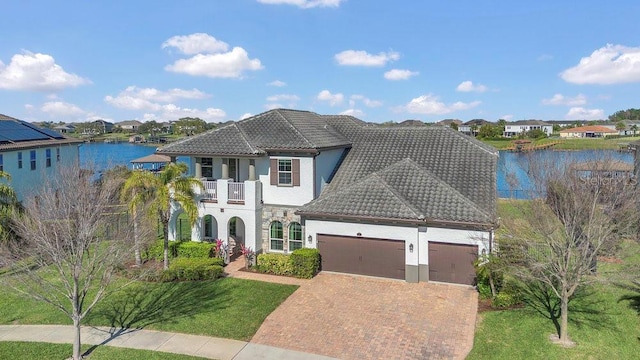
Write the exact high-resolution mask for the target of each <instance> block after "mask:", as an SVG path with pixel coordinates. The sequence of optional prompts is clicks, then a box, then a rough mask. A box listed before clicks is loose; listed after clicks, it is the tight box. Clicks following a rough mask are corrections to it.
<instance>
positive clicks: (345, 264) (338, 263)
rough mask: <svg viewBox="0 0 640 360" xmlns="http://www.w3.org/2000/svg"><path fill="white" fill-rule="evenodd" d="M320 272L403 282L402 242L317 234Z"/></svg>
mask: <svg viewBox="0 0 640 360" xmlns="http://www.w3.org/2000/svg"><path fill="white" fill-rule="evenodd" d="M318 249H319V250H320V256H321V257H322V270H326V271H336V272H343V273H349V274H360V275H369V276H378V277H386V278H393V279H403V280H404V264H405V260H404V257H405V256H404V241H401V240H387V239H372V238H362V237H349V236H336V235H321V234H318Z"/></svg>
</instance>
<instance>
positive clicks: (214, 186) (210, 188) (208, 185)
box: [202, 180, 218, 200]
mask: <svg viewBox="0 0 640 360" xmlns="http://www.w3.org/2000/svg"><path fill="white" fill-rule="evenodd" d="M202 185H204V198H205V199H207V200H218V183H217V182H216V181H206V180H203V181H202Z"/></svg>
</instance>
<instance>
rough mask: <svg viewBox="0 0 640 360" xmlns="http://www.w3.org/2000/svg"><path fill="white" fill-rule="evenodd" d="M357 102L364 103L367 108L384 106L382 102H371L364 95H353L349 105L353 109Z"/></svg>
mask: <svg viewBox="0 0 640 360" xmlns="http://www.w3.org/2000/svg"><path fill="white" fill-rule="evenodd" d="M356 101H362V103H363V104H364V105H365V106H367V107H378V106H382V101H378V100H371V99H369V98H368V97H366V96H364V95H358V94H356V95H351V100H350V101H349V105H350V106H351V107H353V106H354V105H355V102H356Z"/></svg>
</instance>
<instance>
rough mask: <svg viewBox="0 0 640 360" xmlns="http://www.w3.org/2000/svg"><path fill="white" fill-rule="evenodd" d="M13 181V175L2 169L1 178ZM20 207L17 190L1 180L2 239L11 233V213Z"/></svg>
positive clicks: (0, 214)
mask: <svg viewBox="0 0 640 360" xmlns="http://www.w3.org/2000/svg"><path fill="white" fill-rule="evenodd" d="M3 179H4V180H6V181H7V182H9V181H11V175H9V173H6V172H4V171H0V180H3ZM17 208H18V196H17V195H16V192H15V190H13V188H12V187H11V186H10V185H8V184H7V183H5V182H3V181H0V240H4V239H5V238H6V237H7V236H8V234H9V231H10V230H9V226H8V224H9V221H8V219H9V218H10V215H11V213H12V212H13V211H15V210H16V209H17Z"/></svg>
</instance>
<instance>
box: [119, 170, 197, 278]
mask: <svg viewBox="0 0 640 360" xmlns="http://www.w3.org/2000/svg"><path fill="white" fill-rule="evenodd" d="M187 171H188V168H187V165H186V164H184V163H178V164H176V163H170V164H168V165H167V166H165V167H164V169H162V171H160V172H158V173H156V174H153V173H151V172H148V171H134V172H133V174H132V175H131V176H130V177H129V179H127V181H126V182H125V185H124V188H123V190H122V191H123V194H125V196H126V194H130V195H131V197H130V199H131V202H130V204H131V205H130V206H133V207H134V208H135V207H137V206H140V205H142V204H146V205H147V206H149V211H150V212H151V213H152V214H154V215H156V216H157V217H158V219H159V220H160V223H162V235H163V238H164V269H165V270H166V269H168V268H169V220H170V219H171V204H172V203H177V204H178V205H180V206H181V207H182V209H183V210H184V212H185V214H186V215H187V218H188V219H189V223H190V225H191V226H193V225H195V223H196V221H197V219H198V207H197V205H196V201H195V200H196V192H195V191H194V190H195V188H196V187H197V188H199V189H203V188H204V187H203V185H202V182H201V181H200V180H198V179H195V178H193V177H186V176H184V175H185V174H186V173H187ZM134 216H135V215H134ZM134 232H135V229H134ZM134 238H135V235H134ZM134 241H139V239H138V240H135V239H134ZM136 248H138V246H136ZM139 251H140V250H139V248H138V249H137V252H139ZM138 256H139V254H138V255H136V261H138Z"/></svg>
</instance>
